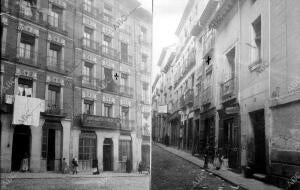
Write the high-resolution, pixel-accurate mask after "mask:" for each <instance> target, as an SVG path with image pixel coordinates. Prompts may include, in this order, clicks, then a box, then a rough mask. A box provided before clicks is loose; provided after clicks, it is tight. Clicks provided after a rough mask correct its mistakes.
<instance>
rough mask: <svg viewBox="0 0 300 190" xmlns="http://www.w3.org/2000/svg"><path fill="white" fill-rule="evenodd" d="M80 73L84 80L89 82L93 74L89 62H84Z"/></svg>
mask: <svg viewBox="0 0 300 190" xmlns="http://www.w3.org/2000/svg"><path fill="white" fill-rule="evenodd" d="M82 75H83V80H84V81H85V82H91V80H92V76H93V65H92V64H91V63H88V62H85V63H84V66H83V70H82Z"/></svg>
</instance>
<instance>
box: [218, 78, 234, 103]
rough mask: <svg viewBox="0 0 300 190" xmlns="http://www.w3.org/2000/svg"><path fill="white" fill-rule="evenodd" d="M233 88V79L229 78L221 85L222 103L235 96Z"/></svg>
mask: <svg viewBox="0 0 300 190" xmlns="http://www.w3.org/2000/svg"><path fill="white" fill-rule="evenodd" d="M234 88H235V85H234V78H231V79H229V80H227V81H226V82H224V83H222V84H221V98H222V101H223V102H224V101H227V100H230V99H231V98H233V97H234V96H235V94H234Z"/></svg>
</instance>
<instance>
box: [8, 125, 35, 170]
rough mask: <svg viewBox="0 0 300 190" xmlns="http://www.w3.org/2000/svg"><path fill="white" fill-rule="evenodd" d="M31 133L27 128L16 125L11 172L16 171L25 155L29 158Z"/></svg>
mask: <svg viewBox="0 0 300 190" xmlns="http://www.w3.org/2000/svg"><path fill="white" fill-rule="evenodd" d="M30 143H31V131H30V128H29V126H26V125H17V126H16V127H15V130H14V136H13V146H12V159H11V170H12V171H18V170H20V167H21V161H22V159H23V158H24V156H25V154H27V155H28V156H29V158H30Z"/></svg>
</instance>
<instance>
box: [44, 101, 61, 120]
mask: <svg viewBox="0 0 300 190" xmlns="http://www.w3.org/2000/svg"><path fill="white" fill-rule="evenodd" d="M43 115H48V116H59V117H66V116H67V113H66V112H65V110H64V109H63V108H62V107H61V106H60V105H58V103H53V102H50V101H49V100H46V101H45V112H43Z"/></svg>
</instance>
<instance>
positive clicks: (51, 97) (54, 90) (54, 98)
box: [47, 85, 60, 108]
mask: <svg viewBox="0 0 300 190" xmlns="http://www.w3.org/2000/svg"><path fill="white" fill-rule="evenodd" d="M59 100H60V87H59V86H55V85H49V86H48V102H47V106H48V107H56V108H58V107H59V103H60V102H59Z"/></svg>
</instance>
